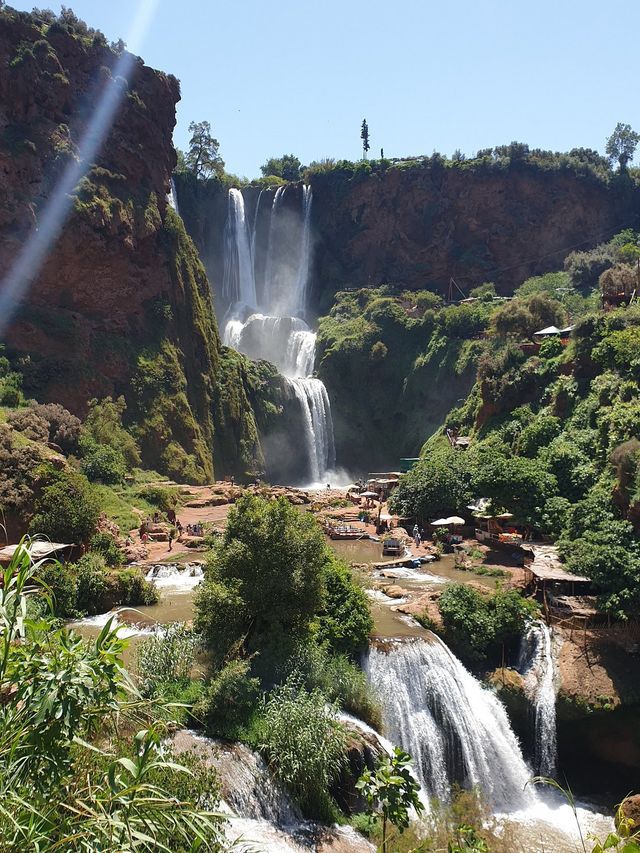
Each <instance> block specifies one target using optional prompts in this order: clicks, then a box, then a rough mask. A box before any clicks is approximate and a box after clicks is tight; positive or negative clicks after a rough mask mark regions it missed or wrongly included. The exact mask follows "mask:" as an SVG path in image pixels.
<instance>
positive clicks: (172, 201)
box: [167, 178, 180, 214]
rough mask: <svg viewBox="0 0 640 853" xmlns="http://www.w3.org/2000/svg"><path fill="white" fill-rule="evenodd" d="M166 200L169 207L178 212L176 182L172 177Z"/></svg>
mask: <svg viewBox="0 0 640 853" xmlns="http://www.w3.org/2000/svg"><path fill="white" fill-rule="evenodd" d="M167 201H168V203H169V207H172V208H173V209H174V210H175V212H176V213H178V214H179V213H180V211H179V210H178V194H177V193H176V184H175V181H174V180H173V178H171V191H170V192H169V193H168V195H167Z"/></svg>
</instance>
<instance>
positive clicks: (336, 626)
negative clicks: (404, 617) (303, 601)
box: [316, 558, 373, 656]
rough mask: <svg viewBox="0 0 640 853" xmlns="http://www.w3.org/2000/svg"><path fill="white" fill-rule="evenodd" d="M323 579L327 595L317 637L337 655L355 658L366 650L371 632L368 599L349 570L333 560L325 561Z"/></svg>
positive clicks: (371, 623)
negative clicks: (343, 654)
mask: <svg viewBox="0 0 640 853" xmlns="http://www.w3.org/2000/svg"><path fill="white" fill-rule="evenodd" d="M324 577H325V590H326V592H325V597H324V604H323V607H322V610H321V611H320V614H319V616H318V624H317V630H316V637H317V639H318V640H319V641H320V642H327V643H328V644H329V646H330V647H331V649H333V650H334V651H336V652H343V653H346V654H349V655H352V656H355V655H356V654H358V653H359V652H361V651H362V650H363V649H365V648H366V647H367V645H368V644H369V634H370V633H371V631H372V629H373V619H372V618H371V613H370V611H369V604H368V601H367V596H366V595H365V592H364V590H363V589H362V587H360V586H358V585H357V584H356V583H355V581H354V580H353V577H352V575H351V569H350V568H349V566H347V565H345V564H344V563H342V562H340V561H339V560H337V559H335V558H332V559H329V560H328V561H327V563H326V566H325V570H324Z"/></svg>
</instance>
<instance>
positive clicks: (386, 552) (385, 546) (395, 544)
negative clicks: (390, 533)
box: [382, 538, 404, 557]
mask: <svg viewBox="0 0 640 853" xmlns="http://www.w3.org/2000/svg"><path fill="white" fill-rule="evenodd" d="M402 554H404V546H403V545H402V543H401V542H400V540H399V539H393V538H389V539H385V540H384V541H383V542H382V555H383V556H388V557H400V556H402Z"/></svg>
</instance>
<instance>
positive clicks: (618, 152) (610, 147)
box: [605, 122, 640, 172]
mask: <svg viewBox="0 0 640 853" xmlns="http://www.w3.org/2000/svg"><path fill="white" fill-rule="evenodd" d="M638 142H640V133H637V132H636V131H635V130H633V129H632V128H631V125H629V124H623V123H622V122H618V124H617V125H616V127H615V130H614V131H613V133H612V134H611V136H610V137H609V138H608V139H607V147H606V149H605V150H606V152H607V157H608V158H609V162H610V163H614V162H615V161H616V160H617V161H618V165H619V166H620V171H621V172H624V171H626V169H627V166H628V165H629V163H630V162H631V160H633V155H634V154H635V150H636V148H637V146H638Z"/></svg>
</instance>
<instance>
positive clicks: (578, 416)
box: [393, 297, 640, 615]
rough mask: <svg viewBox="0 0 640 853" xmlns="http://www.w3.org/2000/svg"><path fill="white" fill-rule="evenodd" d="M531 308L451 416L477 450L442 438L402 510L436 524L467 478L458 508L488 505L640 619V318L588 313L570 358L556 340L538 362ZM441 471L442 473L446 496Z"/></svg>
mask: <svg viewBox="0 0 640 853" xmlns="http://www.w3.org/2000/svg"><path fill="white" fill-rule="evenodd" d="M525 298H529V297H525ZM524 302H525V300H524V299H523V298H521V297H520V298H518V297H517V298H516V299H514V300H513V301H512V302H511V303H509V308H508V313H509V317H510V318H511V320H512V321H514V325H512V326H511V327H509V329H508V330H505V329H504V328H503V326H502V324H501V323H498V322H496V320H497V314H494V317H493V321H492V323H493V325H492V329H493V334H492V337H491V338H490V339H489V343H488V346H487V348H486V349H485V352H484V353H483V355H482V357H481V358H480V360H479V364H478V376H477V381H476V385H475V386H474V388H473V390H472V391H471V393H470V394H469V396H468V397H467V399H466V401H465V402H464V404H463V405H462V406H460V407H457V408H455V409H453V410H452V411H451V412H450V413H449V414H448V416H447V419H446V425H447V426H448V427H452V428H456V429H459V430H461V431H462V432H464V433H468V434H470V435H471V436H472V444H471V447H470V448H469V450H468V451H466V453H465V452H463V451H453V450H450V449H446V448H447V447H448V445H447V444H446V443H443V442H444V439H443V437H442V436H434V437H432V438H431V439H430V440H429V441H428V442H427V443H426V445H425V447H424V449H423V455H424V461H423V462H421V463H420V464H419V465H418V466H416V468H415V469H414V470H413V471H412V472H411V473H410V474H408V475H407V476H406V477H405V478H404V479H403V482H402V484H401V486H400V488H399V489H398V491H397V493H396V494H395V495H394V498H393V504H394V506H395V507H396V508H397V509H398V510H399V511H401V512H403V513H409V512H410V511H411V512H414V513H418V512H420V511H421V508H424V509H425V511H427V512H428V513H429V514H434V515H435V514H436V508H437V507H438V506H439V505H441V506H442V508H443V509H444V508H448V507H449V504H450V503H451V500H450V499H449V498H448V495H449V494H450V492H451V489H452V488H453V485H452V484H454V483H456V482H458V481H460V479H461V478H463V482H464V489H463V492H464V493H463V494H461V495H458V494H457V493H456V497H459V498H460V499H465V500H466V498H467V497H469V496H471V495H473V496H475V497H478V496H483V497H489V498H491V499H492V501H493V503H494V505H496V506H497V507H500V508H506V509H507V510H509V511H511V512H513V513H514V515H515V516H516V517H517V519H518V520H520V521H521V522H523V523H525V524H527V525H529V526H531V527H533V528H535V529H536V530H538V531H540V532H542V533H546V534H548V535H549V536H551V537H552V538H553V539H555V540H557V541H558V543H559V546H560V550H561V553H562V554H563V556H564V558H565V559H566V561H567V565H568V567H569V569H571V570H572V571H575V572H577V573H580V574H586V575H588V576H590V577H591V578H592V579H593V581H594V584H595V587H596V590H597V591H598V592H599V595H600V602H601V605H602V607H604V608H605V609H606V610H607V611H608V612H610V613H612V614H615V615H624V614H628V613H632V612H637V610H638V607H639V606H640V538H639V536H638V533H639V532H640V442H639V441H638V436H639V435H640V405H639V403H638V399H640V367H639V365H640V360H639V358H638V352H639V351H640V350H639V345H640V308H638V306H636V305H631V306H629V307H622V308H619V309H617V310H612V311H609V312H602V311H588V303H587V304H586V305H585V306H584V307H585V309H586V310H587V313H585V314H584V315H583V316H582V318H581V319H580V320H579V321H578V323H577V326H576V328H575V330H574V332H573V334H572V336H571V340H570V342H569V344H568V346H566V347H564V346H562V345H561V343H560V341H559V340H558V339H552V340H549V341H547V342H545V343H543V344H542V346H541V347H540V349H539V351H537V352H536V351H534V350H532V349H531V347H530V346H527V347H524V348H521V347H520V346H519V345H518V344H517V343H516V342H517V341H518V340H519V330H520V328H522V329H524V326H526V317H525V318H524V320H523V323H524V326H520V321H518V322H515V320H514V318H515V319H517V318H519V317H520V318H522V317H523V312H524ZM499 310H500V311H502V310H505V312H506V311H507V309H499ZM432 469H434V470H436V469H437V470H438V471H442V472H443V474H442V485H439V484H438V483H439V481H438V480H437V479H435V477H434V476H433V472H432ZM459 508H460V507H458V509H459Z"/></svg>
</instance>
